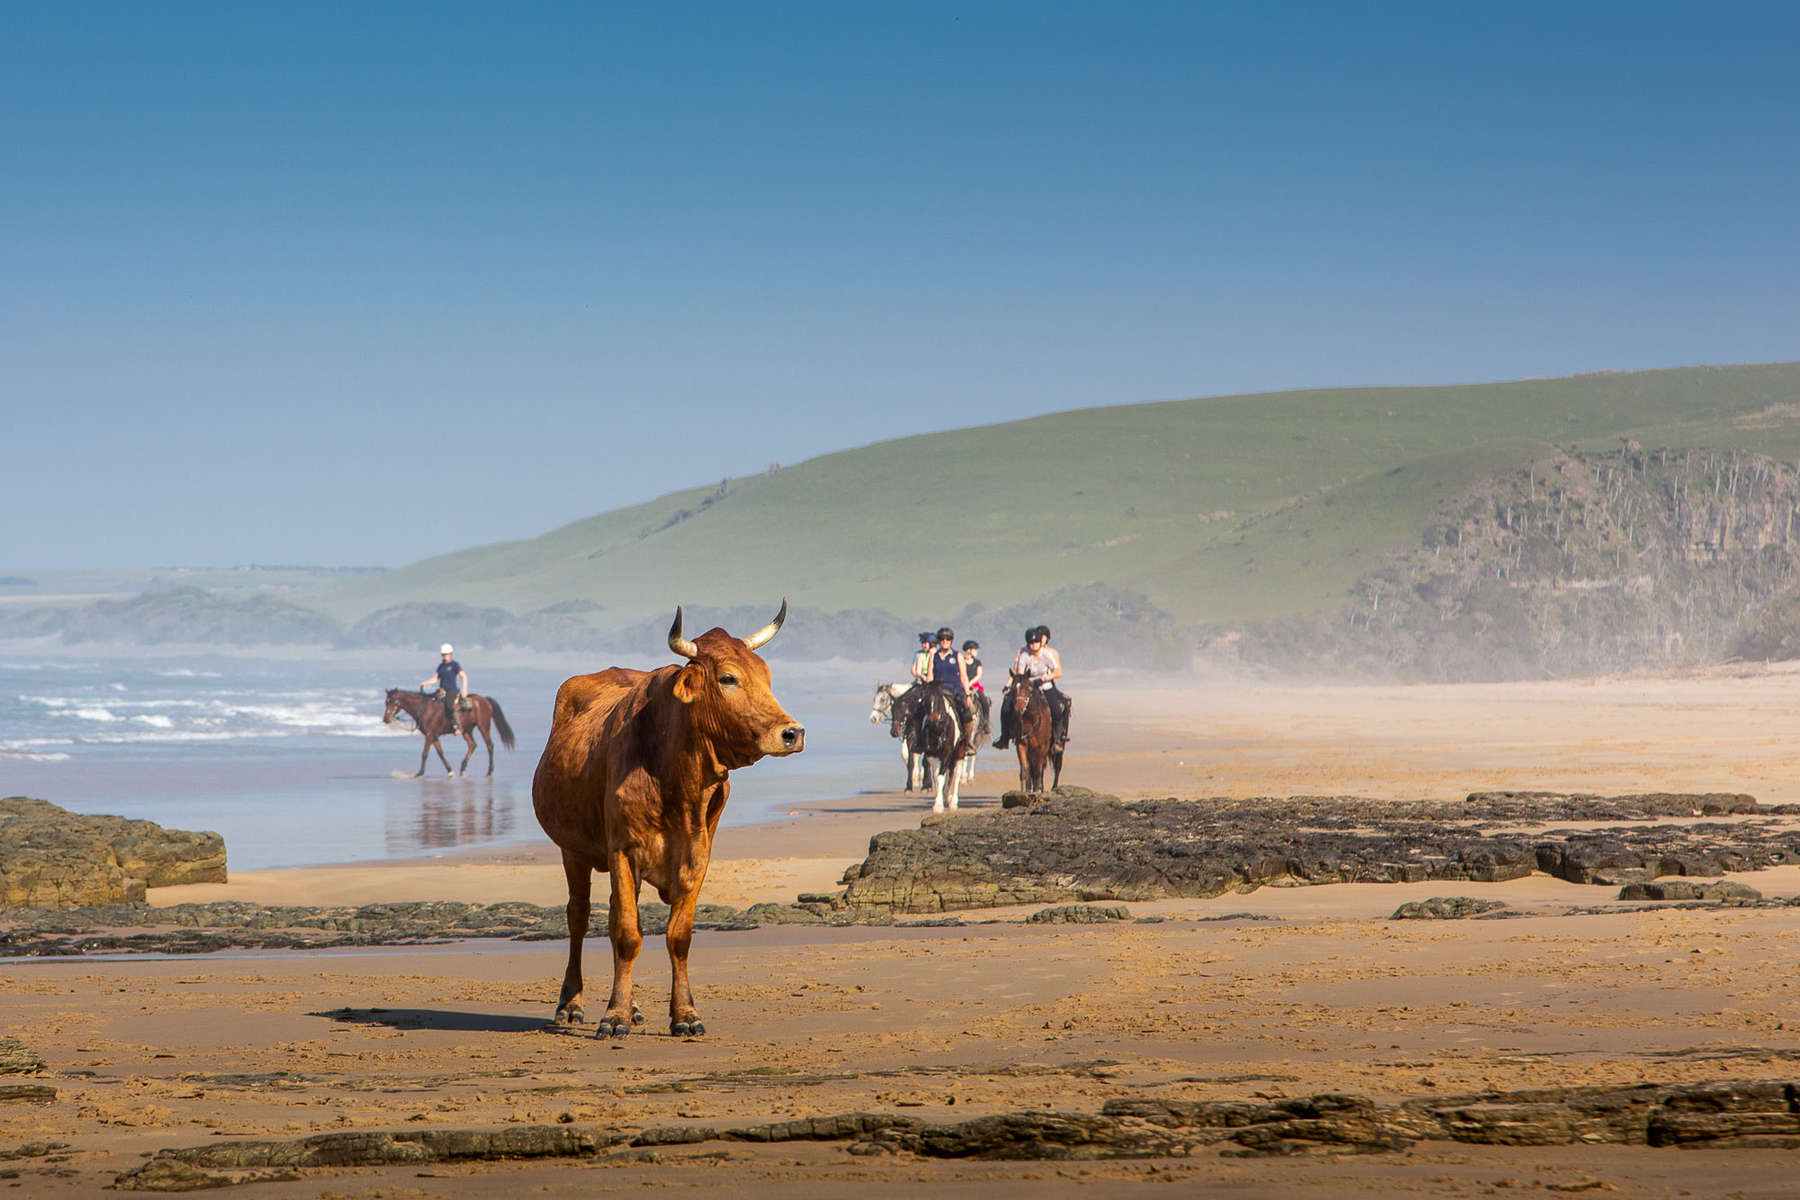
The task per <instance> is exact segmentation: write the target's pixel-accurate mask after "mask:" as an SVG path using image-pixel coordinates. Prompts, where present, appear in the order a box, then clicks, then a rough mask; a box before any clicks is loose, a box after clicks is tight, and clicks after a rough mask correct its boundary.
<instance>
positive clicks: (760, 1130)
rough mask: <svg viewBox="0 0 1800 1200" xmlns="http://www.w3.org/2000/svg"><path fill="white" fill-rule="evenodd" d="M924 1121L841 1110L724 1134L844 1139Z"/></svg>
mask: <svg viewBox="0 0 1800 1200" xmlns="http://www.w3.org/2000/svg"><path fill="white" fill-rule="evenodd" d="M922 1124H923V1122H921V1121H917V1120H914V1119H913V1118H911V1117H895V1116H890V1115H888V1114H886V1113H865V1112H853V1113H840V1114H838V1115H836V1116H831V1117H803V1118H801V1119H800V1120H797V1121H776V1122H774V1123H772V1124H769V1125H752V1126H750V1127H749V1128H748V1129H728V1130H726V1131H725V1133H724V1135H723V1136H725V1137H727V1138H730V1139H733V1140H735V1141H740V1142H845V1141H849V1140H850V1139H851V1138H859V1137H865V1136H867V1135H869V1134H873V1133H878V1132H880V1131H881V1130H884V1129H900V1130H905V1129H917V1128H919V1127H920V1126H921V1125H922Z"/></svg>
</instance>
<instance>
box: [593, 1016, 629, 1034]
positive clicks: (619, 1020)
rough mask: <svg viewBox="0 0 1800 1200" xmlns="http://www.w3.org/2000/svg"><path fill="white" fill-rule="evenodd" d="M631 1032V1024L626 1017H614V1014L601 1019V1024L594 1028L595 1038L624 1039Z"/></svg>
mask: <svg viewBox="0 0 1800 1200" xmlns="http://www.w3.org/2000/svg"><path fill="white" fill-rule="evenodd" d="M630 1032H631V1022H630V1021H627V1020H626V1019H625V1018H624V1017H618V1016H614V1015H613V1014H612V1013H607V1014H606V1015H605V1016H604V1017H601V1018H600V1021H599V1023H598V1024H597V1025H595V1026H594V1036H595V1037H597V1038H622V1037H624V1036H625V1035H626V1034H628V1033H630Z"/></svg>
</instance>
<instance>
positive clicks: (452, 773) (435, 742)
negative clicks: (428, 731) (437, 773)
mask: <svg viewBox="0 0 1800 1200" xmlns="http://www.w3.org/2000/svg"><path fill="white" fill-rule="evenodd" d="M431 744H432V745H433V746H436V747H437V752H438V761H439V762H442V763H443V764H444V770H446V771H449V772H450V778H452V779H455V778H456V771H455V770H454V769H452V768H451V766H450V760H449V759H448V758H447V757H445V755H444V743H443V742H441V741H439V740H438V738H437V736H436V735H435V734H434V735H433V736H432V739H431Z"/></svg>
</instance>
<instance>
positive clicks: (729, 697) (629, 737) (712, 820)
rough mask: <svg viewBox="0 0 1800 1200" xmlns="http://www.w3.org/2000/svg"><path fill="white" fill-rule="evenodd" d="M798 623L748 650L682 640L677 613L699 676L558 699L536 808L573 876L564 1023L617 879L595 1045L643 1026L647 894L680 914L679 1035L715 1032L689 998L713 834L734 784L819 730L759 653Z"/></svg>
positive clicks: (686, 652)
mask: <svg viewBox="0 0 1800 1200" xmlns="http://www.w3.org/2000/svg"><path fill="white" fill-rule="evenodd" d="M786 618H787V601H786V600H783V601H782V602H781V611H780V612H779V613H777V614H776V615H775V619H774V620H773V621H771V622H770V623H769V624H767V625H765V626H764V627H763V628H762V629H760V630H758V631H757V632H755V633H753V634H751V635H750V636H749V637H747V638H745V639H744V640H742V641H739V640H738V639H737V638H734V637H732V636H731V635H730V634H728V633H726V632H725V631H724V630H723V629H709V630H707V631H706V632H705V633H703V634H701V635H700V636H699V637H698V638H697V639H695V640H694V641H691V642H690V641H687V640H685V639H684V638H683V637H682V636H681V610H680V609H679V608H677V609H676V610H675V624H674V625H672V626H671V627H670V629H669V649H671V650H673V651H674V652H675V653H677V654H679V655H681V656H682V657H683V658H686V659H687V660H688V661H687V665H686V666H675V665H672V664H671V665H670V666H666V667H660V668H658V669H657V670H655V671H634V670H631V669H630V668H627V667H613V668H610V669H609V670H605V671H599V672H596V673H595V674H592V675H577V676H575V677H574V678H572V679H568V680H565V681H564V682H563V685H562V687H560V688H558V689H557V692H556V712H555V714H554V716H553V717H552V719H551V724H550V741H549V744H548V745H546V746H545V747H544V757H543V758H542V759H540V760H539V761H538V768H537V774H536V775H535V776H534V777H533V778H532V781H531V802H532V807H534V808H535V809H536V810H537V818H538V824H540V825H542V826H543V827H544V832H545V833H548V834H549V835H550V840H551V841H553V842H555V843H556V844H557V845H558V846H559V847H561V849H562V857H563V871H564V872H565V873H566V874H567V875H568V878H569V969H568V972H567V973H566V974H565V975H564V976H563V986H562V995H561V996H560V997H559V998H558V999H557V1002H556V1021H557V1023H558V1024H562V1025H567V1024H576V1023H578V1022H580V1021H581V1020H582V1013H581V939H582V938H584V937H586V936H587V927H588V910H589V896H590V893H591V890H592V886H593V876H592V872H594V871H607V872H610V873H611V875H612V902H611V904H610V905H609V907H608V911H609V913H610V921H609V932H610V934H611V936H612V945H613V987H612V997H611V999H609V1000H608V1001H607V1002H606V1015H605V1016H603V1017H601V1018H600V1022H599V1027H598V1028H597V1029H596V1030H595V1033H596V1035H597V1036H606V1035H609V1034H610V1035H611V1036H613V1037H623V1036H624V1035H625V1034H626V1033H627V1032H629V1031H630V1029H631V1026H632V1023H633V1016H634V1014H635V1007H634V1006H633V1004H632V1003H631V967H632V964H633V962H635V961H636V959H637V955H638V949H639V948H640V947H641V946H642V945H643V941H644V939H643V935H642V934H641V933H639V931H638V908H637V905H638V888H639V885H640V884H643V883H649V884H650V885H651V886H652V887H654V888H655V889H656V894H657V895H659V896H661V897H662V899H663V902H664V903H665V904H667V905H669V910H670V911H669V961H670V965H671V967H672V969H673V974H674V982H673V986H672V987H671V988H670V989H669V1032H670V1033H672V1034H674V1035H675V1036H676V1037H686V1036H688V1035H690V1034H701V1033H705V1032H706V1026H704V1025H702V1024H701V1023H700V1015H699V1013H697V1012H695V1011H694V995H693V992H692V990H691V989H690V988H689V987H688V969H687V959H688V945H689V943H690V942H692V941H693V936H694V905H695V903H696V902H697V901H698V900H699V898H700V885H701V883H702V882H704V881H705V879H706V867H707V864H708V863H709V862H710V861H711V860H712V842H713V835H714V833H716V832H717V831H718V828H719V816H720V814H721V813H723V812H724V811H725V800H726V797H728V796H729V795H731V783H730V781H729V780H728V779H727V778H726V776H727V775H728V773H729V772H731V771H734V770H736V769H737V768H739V767H747V766H749V765H750V764H751V763H753V762H755V761H756V760H757V759H759V758H762V757H763V756H764V755H767V754H776V755H784V754H797V753H799V752H800V751H801V750H802V749H804V748H805V745H806V730H805V729H804V728H803V727H801V726H800V725H799V724H797V723H796V722H795V721H794V718H792V717H790V716H788V715H787V713H786V712H785V711H783V710H782V707H781V704H780V702H779V701H777V700H776V699H775V696H774V694H773V693H772V692H770V690H769V668H768V666H767V664H765V663H764V662H763V660H762V659H761V658H760V657H759V656H758V655H757V654H756V653H755V651H756V650H757V648H758V647H760V646H762V645H763V644H764V643H766V642H767V641H768V640H769V639H770V638H772V637H774V636H775V631H776V630H778V629H780V628H781V623H782V621H784V620H785V619H786ZM636 1019H637V1020H640V1021H641V1020H643V1017H642V1016H641V1015H637V1017H636Z"/></svg>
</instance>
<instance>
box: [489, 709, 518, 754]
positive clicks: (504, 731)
mask: <svg viewBox="0 0 1800 1200" xmlns="http://www.w3.org/2000/svg"><path fill="white" fill-rule="evenodd" d="M488 707H489V708H491V709H493V710H494V728H495V729H498V730H499V731H500V744H501V745H502V746H505V747H506V748H507V749H508V750H511V749H512V748H513V731H512V726H511V725H508V724H507V723H506V714H505V713H503V712H501V711H500V702H499V701H498V700H496V699H494V698H493V697H492V696H489V697H488Z"/></svg>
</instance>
